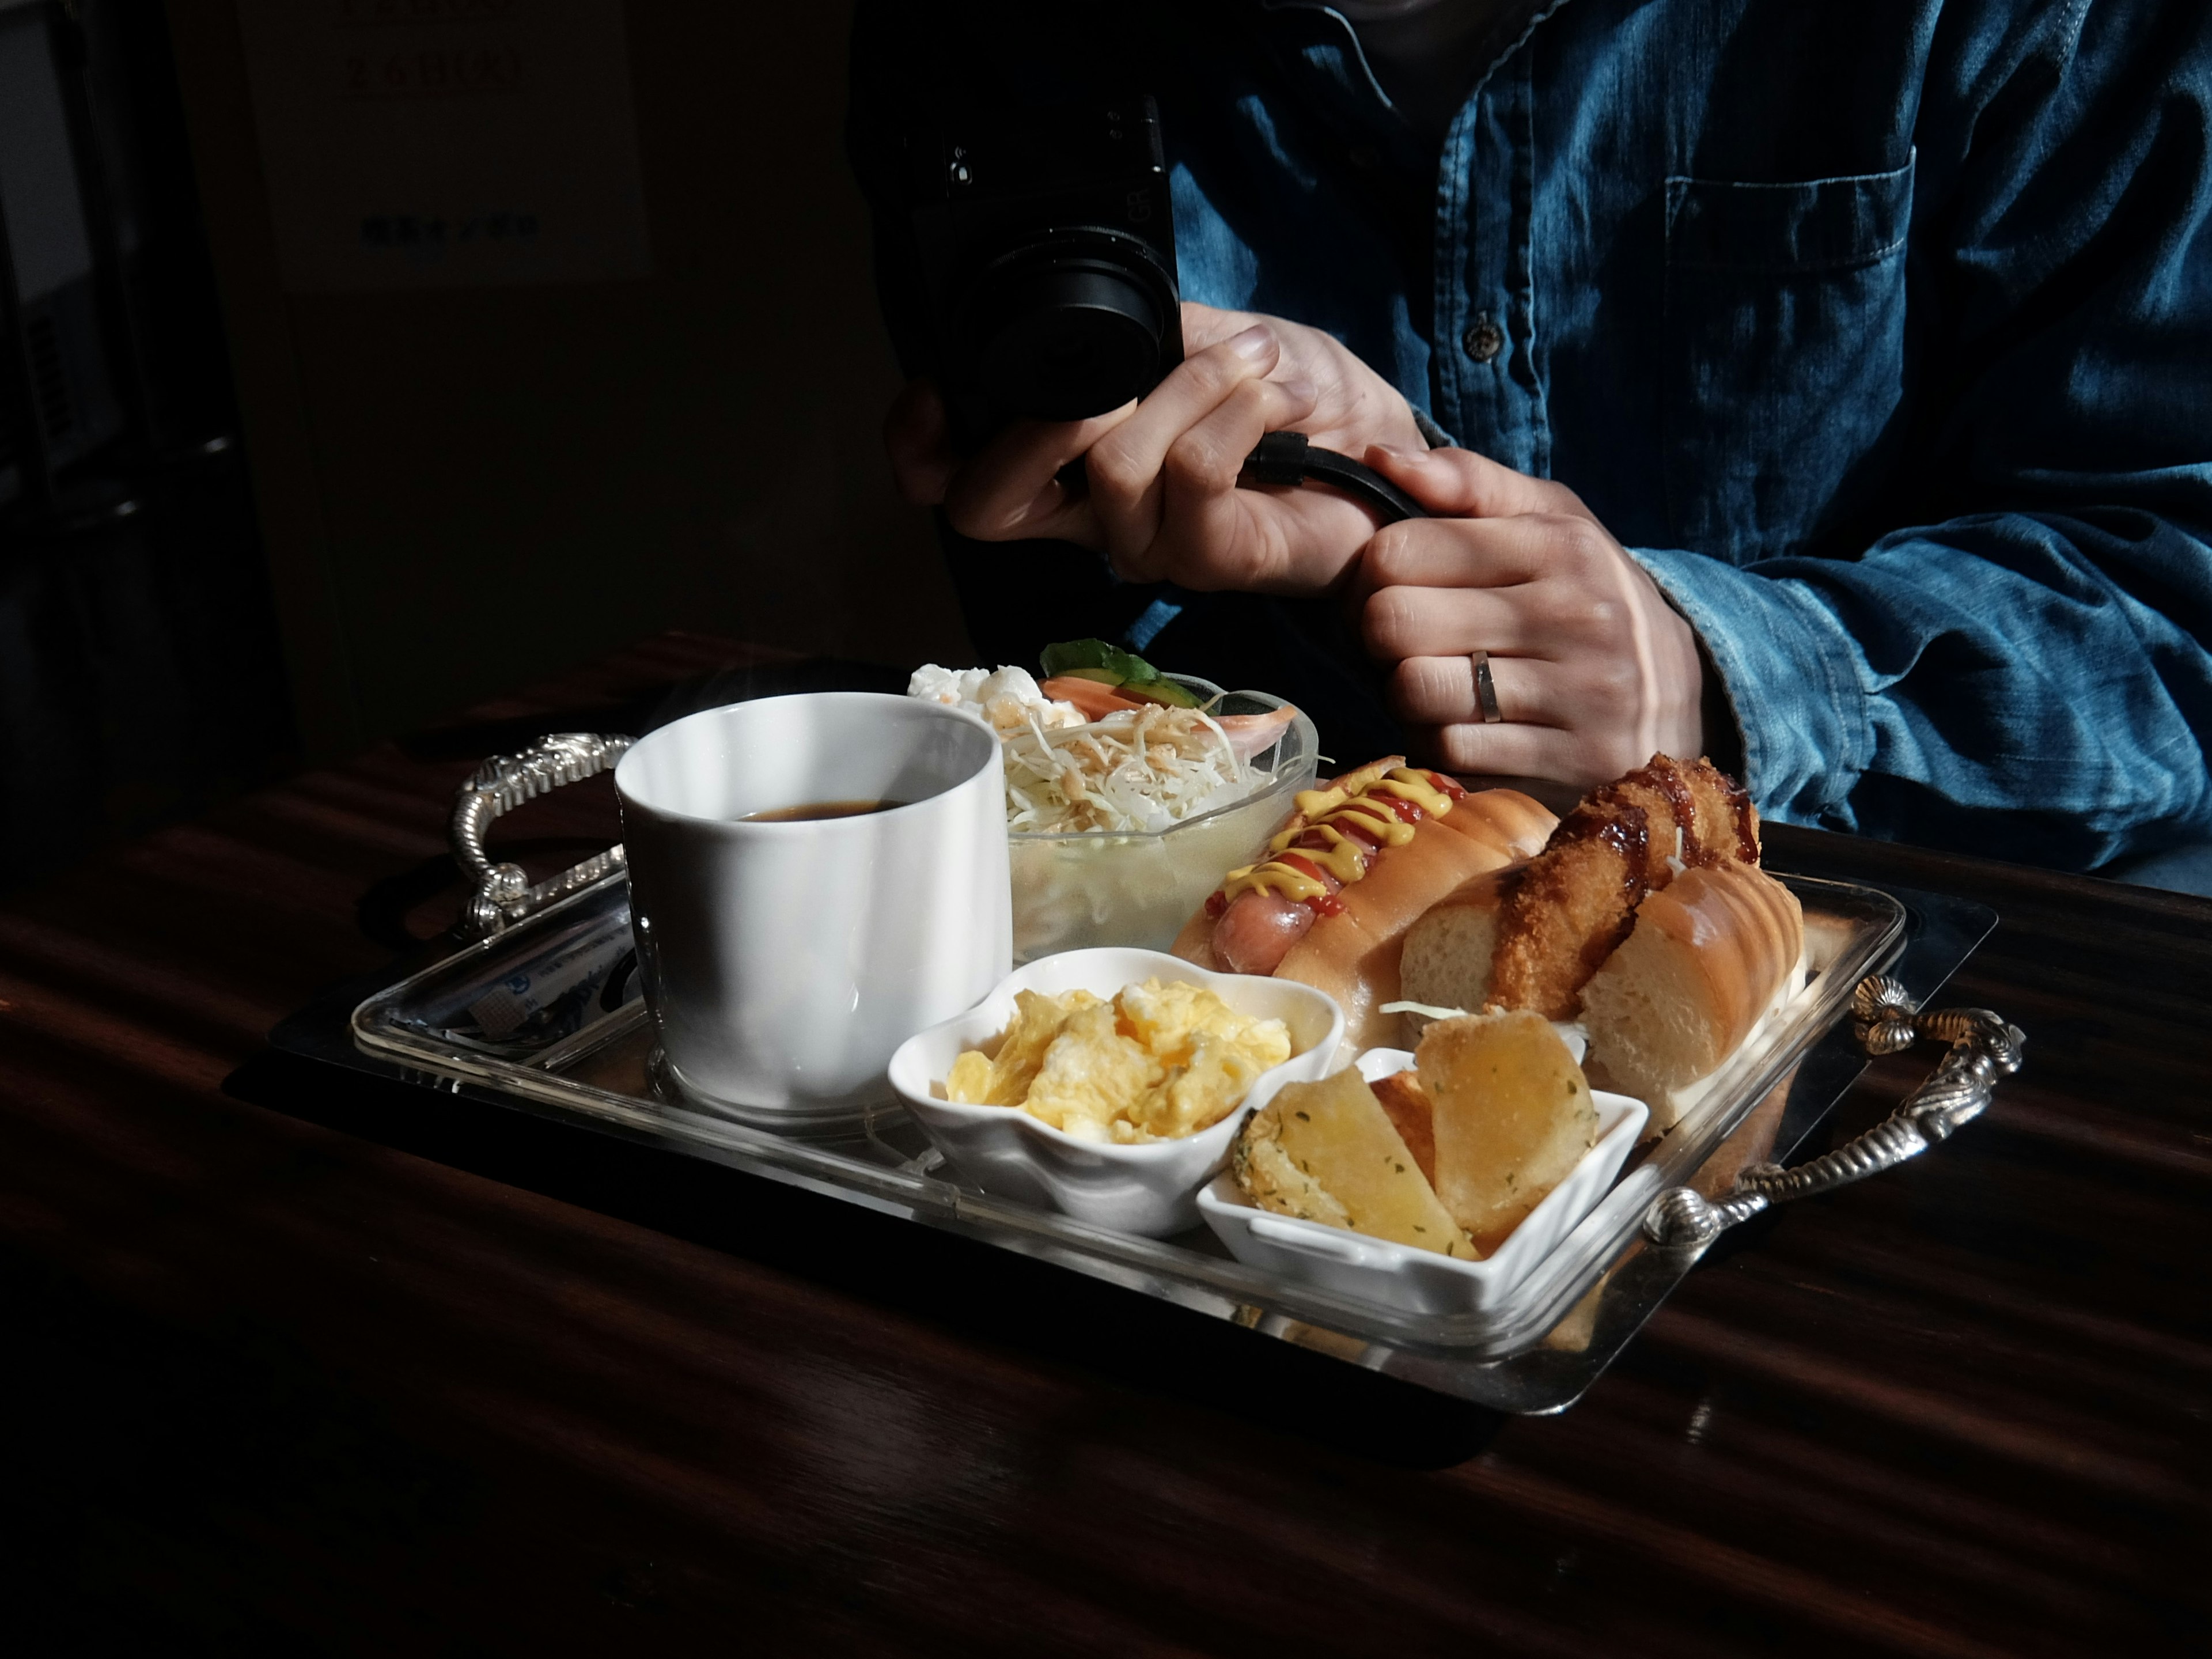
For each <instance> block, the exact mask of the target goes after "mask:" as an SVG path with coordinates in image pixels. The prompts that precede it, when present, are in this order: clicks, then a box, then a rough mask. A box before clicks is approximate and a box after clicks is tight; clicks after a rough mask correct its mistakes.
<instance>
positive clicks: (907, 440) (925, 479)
mask: <svg viewBox="0 0 2212 1659" xmlns="http://www.w3.org/2000/svg"><path fill="white" fill-rule="evenodd" d="M884 449H885V450H886V451H887V452H889V453H890V458H891V477H893V478H894V479H895V480H896V482H897V483H898V491H899V494H900V495H903V496H905V497H906V499H907V500H908V501H912V502H913V503H914V504H915V506H916V507H934V506H936V505H937V504H938V503H939V501H943V500H944V499H945V485H946V483H948V482H950V480H951V477H952V471H953V469H954V468H955V467H956V466H957V465H959V463H960V458H959V457H958V456H957V455H956V454H955V453H953V450H952V428H951V423H950V422H948V421H947V420H946V418H945V399H944V398H943V397H942V396H941V395H939V392H938V390H937V387H936V386H935V385H934V384H933V383H932V382H930V381H928V380H908V382H907V383H906V385H905V386H903V387H902V388H901V390H900V392H899V395H898V396H897V397H896V398H892V399H891V406H890V413H889V414H887V415H885V416H884Z"/></svg>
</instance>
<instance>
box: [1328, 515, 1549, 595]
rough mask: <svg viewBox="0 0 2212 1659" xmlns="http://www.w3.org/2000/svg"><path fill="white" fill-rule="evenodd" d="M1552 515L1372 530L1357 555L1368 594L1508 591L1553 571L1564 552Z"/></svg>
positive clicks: (1419, 522)
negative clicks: (1477, 589) (1463, 589)
mask: <svg viewBox="0 0 2212 1659" xmlns="http://www.w3.org/2000/svg"><path fill="white" fill-rule="evenodd" d="M1566 522H1568V521H1564V520H1558V519H1553V518H1550V517H1518V518H1510V519H1404V520H1400V521H1399V522H1398V523H1396V524H1390V525H1385V526H1383V528H1382V529H1380V530H1378V531H1376V532H1375V536H1374V539H1373V540H1371V541H1370V542H1369V543H1368V544H1367V547H1366V550H1365V551H1364V553H1362V554H1361V556H1360V569H1361V579H1362V580H1363V581H1364V582H1365V584H1366V585H1367V587H1368V589H1369V591H1370V592H1373V591H1375V590H1377V589H1381V588H1386V587H1511V586H1516V585H1517V584H1519V583H1522V582H1531V581H1534V580H1536V579H1537V578H1538V577H1540V576H1542V575H1544V574H1546V573H1547V572H1548V571H1550V570H1551V569H1553V568H1554V567H1555V566H1556V564H1557V563H1558V562H1559V558H1560V556H1561V555H1562V553H1563V552H1564V551H1565V538H1566V532H1565V523H1566Z"/></svg>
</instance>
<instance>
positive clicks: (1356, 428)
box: [884, 304, 1422, 593]
mask: <svg viewBox="0 0 2212 1659" xmlns="http://www.w3.org/2000/svg"><path fill="white" fill-rule="evenodd" d="M1182 337H1183V343H1184V350H1185V352H1186V354H1187V355H1186V356H1185V357H1184V359H1183V361H1182V362H1181V363H1179V364H1178V365H1177V366H1176V368H1173V369H1171V370H1170V371H1169V372H1168V374H1167V375H1166V377H1165V378H1164V380H1161V381H1160V383H1159V384H1158V386H1156V387H1155V388H1153V390H1152V392H1150V393H1149V394H1148V395H1146V396H1145V397H1143V398H1140V399H1139V400H1137V401H1135V402H1133V403H1128V404H1123V405H1122V406H1121V407H1120V408H1118V409H1115V410H1110V411H1109V412H1108V413H1106V414H1103V415H1097V416H1091V418H1089V419H1087V420H1078V421H1065V422H1060V421H1017V422H1013V423H1012V424H1010V425H1008V426H1006V427H1004V428H1001V429H1000V431H999V432H998V433H997V434H996V435H994V436H993V437H992V438H990V439H988V440H987V441H985V442H984V444H983V445H982V447H981V448H980V449H979V450H977V451H976V453H974V454H973V455H971V456H969V457H968V458H966V459H962V458H961V457H960V456H959V455H958V453H957V451H956V449H955V447H954V445H953V441H952V435H951V425H950V422H949V421H948V417H947V414H946V410H945V400H944V398H942V396H941V395H940V394H939V392H938V390H937V388H936V387H935V386H933V385H932V384H931V383H929V382H927V381H923V380H917V381H915V382H914V383H912V384H910V385H909V386H908V387H907V388H906V390H905V392H903V393H902V394H901V396H900V397H899V398H898V400H897V402H896V404H893V405H892V409H891V413H890V419H889V420H888V421H887V422H885V425H884V441H885V443H886V445H887V446H888V447H889V448H890V454H891V462H892V465H893V468H894V470H895V471H896V474H897V477H898V481H899V488H900V489H901V490H902V492H903V493H904V494H905V495H906V496H907V498H908V500H909V501H917V502H921V503H925V504H928V505H937V504H939V503H941V504H942V505H943V506H944V507H945V511H946V514H947V516H948V517H949V518H950V519H951V523H952V526H953V528H954V529H956V530H957V531H959V532H961V534H963V535H965V536H971V537H974V538H976V539H977V540H979V541H1018V540H1023V539H1025V538H1056V539H1060V540H1065V541H1071V542H1075V543H1078V544H1080V545H1082V546H1085V547H1089V548H1094V549H1096V550H1098V551H1100V552H1103V553H1104V554H1106V555H1107V556H1108V557H1109V558H1110V559H1111V560H1112V561H1113V562H1114V567H1115V569H1116V570H1117V571H1119V572H1120V573H1121V574H1122V575H1123V576H1125V577H1127V578H1128V579H1129V580H1133V581H1163V580H1164V581H1174V582H1177V583H1180V584H1181V585H1182V586H1185V587H1188V588H1192V589H1195V590H1200V591H1210V590H1213V589H1219V588H1240V589H1247V590H1251V591H1255V592H1274V593H1311V592H1320V591H1322V590H1323V589H1326V588H1328V587H1329V586H1332V585H1334V583H1335V582H1336V581H1338V580H1340V578H1341V577H1342V576H1343V574H1344V573H1345V571H1346V568H1347V567H1348V566H1349V565H1350V564H1351V563H1352V561H1353V560H1354V559H1355V558H1356V557H1357V556H1358V552H1359V550H1360V548H1361V546H1362V545H1363V544H1364V543H1365V542H1366V540H1367V538H1369V537H1370V536H1371V535H1372V534H1374V532H1375V528H1376V523H1377V518H1376V514H1375V513H1374V512H1373V511H1372V510H1371V509H1370V508H1368V507H1364V506H1361V505H1360V504H1358V503H1357V502H1355V501H1351V500H1349V499H1347V498H1346V497H1345V496H1342V495H1337V494H1335V493H1334V492H1333V491H1328V490H1319V489H1249V488H1247V489H1238V488H1237V473H1238V471H1239V469H1240V468H1241V467H1242V466H1243V463H1244V458H1245V457H1246V456H1247V455H1249V453H1251V451H1252V447H1253V446H1254V445H1255V444H1256V443H1257V442H1258V441H1260V438H1261V435H1263V434H1265V433H1267V432H1271V431H1279V430H1284V429H1293V430H1296V431H1299V432H1303V433H1304V434H1306V435H1308V436H1309V437H1310V438H1311V439H1312V441H1314V442H1315V443H1316V444H1317V445H1320V446H1322V447H1326V448H1329V449H1334V450H1340V451H1344V452H1347V453H1351V454H1354V455H1358V454H1360V453H1364V451H1365V450H1366V449H1367V448H1368V447H1369V446H1370V445H1373V444H1385V445H1389V446H1393V447H1401V448H1419V447H1421V446H1422V439H1421V436H1420V433H1419V428H1417V427H1416V426H1415V425H1414V422H1413V410H1411V409H1410V408H1408V407H1407V404H1406V400H1405V399H1404V398H1401V396H1400V395H1399V394H1398V392H1397V390H1396V389H1395V387H1393V386H1390V385H1389V383H1388V382H1386V381H1385V380H1383V378H1382V377H1381V376H1380V375H1378V374H1376V373H1375V372H1374V371H1373V370H1372V369H1370V368H1368V367H1367V365H1366V364H1364V363H1363V362H1360V361H1359V359H1358V358H1357V357H1355V356H1353V355H1352V353H1351V352H1349V351H1347V350H1346V349H1345V348H1344V347H1343V345H1342V344H1340V343H1339V342H1338V341H1337V340H1336V339H1335V338H1334V337H1333V336H1331V335H1328V334H1326V333H1323V332H1322V331H1321V330H1319V329H1314V328H1307V327H1305V326H1304V325H1300V324H1297V323H1291V322H1286V321H1284V320H1283V319H1279V318H1273V317H1267V318H1263V317H1260V316H1256V315H1255V314H1254V313H1249V312H1237V311H1218V310H1215V309H1213V308H1212V307H1208V306H1200V305H1193V304H1185V305H1184V306H1183V307H1182ZM1077 460H1080V461H1082V462H1083V463H1084V471H1085V475H1086V477H1087V479H1088V485H1089V488H1088V489H1087V490H1085V489H1081V488H1078V489H1073V490H1071V489H1068V488H1067V487H1066V484H1064V483H1062V482H1061V477H1062V474H1063V471H1064V469H1066V467H1067V465H1068V464H1069V463H1070V462H1072V461H1077Z"/></svg>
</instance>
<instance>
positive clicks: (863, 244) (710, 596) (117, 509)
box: [0, 0, 969, 887]
mask: <svg viewBox="0 0 2212 1659" xmlns="http://www.w3.org/2000/svg"><path fill="white" fill-rule="evenodd" d="M283 3H284V0H234V3H231V0H221V3H181V0H180V3H177V4H174V5H169V6H163V5H161V4H159V3H155V0H76V3H74V4H66V5H65V4H63V3H58V0H13V3H0V252H4V253H5V256H6V257H5V258H0V887H4V886H8V885H11V884H19V883H21V882H22V881H25V880H27V879H29V878H33V877H34V876H37V875H39V874H40V873H42V872H49V871H51V870H53V869H55V868H57V867H58V866H61V865H63V864H65V863H67V862H69V861H70V860H72V859H74V858H75V857H76V856H78V855H80V854H82V853H83V852H85V851H87V850H88V849H90V848H93V847H95V846H98V845H100V844H101V843H102V842H107V841H112V840H114V839H117V838H118V837H121V836H128V835H131V834H134V833H137V832H141V831H143V830H145V829H149V828H152V827H153V826H155V825H156V824H158V823H163V822H167V821H169V820H172V819H174V818H177V817H183V816H185V815H188V814H191V813H192V812H195V811H199V810H202V809H204V807H205V806H206V805H210V803H212V802H214V801H216V800H218V799H223V798H225V797H227V796H229V795H233V794H235V793H238V792H239V791H240V790H242V789H245V788H248V787H252V786H253V785H255V784H258V783H260V782H262V781H267V780H269V779H271V778H273V777H276V776H278V775H283V774H284V773H286V772H287V771H289V770H290V769H293V768H295V767H296V766H297V765H299V764H301V763H315V762H322V761H328V760H331V759H336V758H338V757H343V756H346V755H349V754H354V753H357V752H359V751H360V750H362V748H364V747H365V746H366V745H368V744H370V743H372V742H374V741H375V740H376V739H378V738H383V737H386V736H389V735H391V734H392V733H394V732H399V731H402V730H406V729H410V728H411V727H414V726H419V725H420V724H422V722H423V721H424V720H428V719H431V718H433V717H435V716H436V715H438V714H441V713H443V712H444V711H447V710H449V709H451V708H456V707H459V706H461V705H463V704H465V703H468V702H473V701H475V700H477V699H478V698H480V697H482V696H486V695H488V694H489V693H491V692H493V691H495V690H499V689H501V688H502V687H505V686H507V685H511V684H515V683H517V682H519V681H520V680H523V679H526V678H532V677H535V676H537V675H538V674H541V673H544V672H545V671H549V670H551V669H556V668H558V667H561V666H562V665H567V664H569V663H573V662H576V661H579V660H581V659H586V658H589V657H591V656H593V655H595V654H596V653H599V652H602V651H605V650H606V649H608V648H610V647H613V646H615V645H617V644H619V643H622V642H623V641H627V640H629V639H633V638H636V637H640V636H641V635H647V634H652V633H656V632H658V631H659V630H661V629H667V628H671V627H674V628H686V629H698V630H705V631H712V632H718V633H721V634H725V635H735V636H738V637H744V638H751V639H758V640H763V641H773V642H775V643H778V644H782V645H786V646H789V647H793V648H797V649H800V650H806V651H816V652H823V653H829V654H832V655H836V656H839V657H842V658H846V659H855V660H860V661H865V662H872V663H878V664H889V665H905V666H910V665H912V664H914V663H915V662H916V661H919V660H923V659H939V660H960V661H965V660H968V659H969V647H968V644H967V641H966V638H965V635H964V634H963V630H962V628H961V624H960V622H959V618H958V613H957V607H956V605H955V604H954V602H953V599H952V596H951V588H950V586H949V584H948V583H947V581H946V580H945V575H944V572H943V567H942V562H941V560H940V558H939V555H938V553H937V550H936V548H935V544H934V541H933V537H932V534H931V532H930V528H929V526H928V523H927V518H926V516H925V515H923V514H921V513H917V512H915V511H914V510H913V509H911V508H908V507H906V506H905V505H904V503H902V502H901V501H898V500H897V499H896V495H894V493H893V491H892V489H891V486H890V479H889V475H888V470H887V468H886V467H885V466H884V463H883V460H882V456H881V451H880V447H879V442H878V432H877V429H878V422H879V421H880V419H881V416H882V411H883V410H884V407H885V406H886V405H887V404H888V402H889V398H890V392H891V390H892V389H893V387H894V386H895V384H896V371H895V368H894V367H893V365H892V363H891V360H890V351H889V349H888V346H887V345H886V344H885V343H884V337H883V332H882V330H881V327H880V325H879V324H878V320H877V315H876V308H875V302H874V297H873V294H872V288H871V285H870V278H869V261H868V247H867V237H866V224H865V218H864V214H863V210H862V208H861V205H860V199H859V195H858V192H857V191H856V189H855V188H854V185H853V184H852V181H851V179H850V178H849V176H848V173H847V171H846V167H845V163H844V159H843V153H842V144H841V143H840V137H839V134H840V130H841V127H842V121H843V115H844V101H845V93H844V53H845V41H846V33H847V29H848V8H847V6H845V5H844V4H842V3H833V4H830V5H826V6H820V7H798V8H752V7H704V6H694V7H686V8H680V9H678V8H665V7H664V8H641V7H629V8H622V7H618V6H617V8H616V9H617V10H619V11H620V13H621V15H622V18H623V32H624V35H625V38H626V41H627V53H628V62H627V66H626V68H625V67H624V66H622V65H613V66H611V67H609V68H608V69H607V70H605V74H606V75H607V76H611V77H612V79H613V81H614V82H616V83H617V85H619V84H620V83H622V82H625V81H626V82H627V90H628V97H629V105H630V107H631V110H632V112H633V116H634V119H635V127H636V138H637V147H638V152H639V156H640V167H639V172H638V178H639V181H640V182H639V188H640V189H641V192H642V196H643V210H644V214H645V218H646V222H647V234H648V238H649V242H650V247H651V260H652V264H651V270H650V274H648V275H647V276H642V277H640V278H636V279H633V280H627V281H619V282H588V283H540V284H537V285H532V286H515V287H507V288H493V289H486V288H473V289H470V288H452V289H428V290H422V291H413V292H397V293H344V294H337V293H319V292H291V291H288V289H287V288H286V285H285V278H284V275H283V269H282V267H281V265H280V262H279V259H278V257H277V247H278V243H279V240H280V238H281V236H282V234H283V232H284V229H285V227H284V226H283V224H282V223H280V222H278V219H277V217H276V213H277V210H276V207H275V205H274V204H275V202H276V199H277V196H278V193H277V192H275V191H272V190H271V189H270V184H269V179H268V177H267V175H266V173H265V172H264V146H265V145H266V144H268V143H311V142H313V139H314V138H315V137H316V134H315V132H314V131H313V124H312V121H311V122H309V123H308V124H307V126H306V127H304V128H301V127H296V126H295V127H293V128H286V129H283V130H277V129H275V128H271V127H270V125H269V120H270V118H269V117H268V115H267V112H266V108H265V106H266V104H267V100H266V98H265V97H264V98H263V100H262V101H261V102H260V103H257V94H266V93H267V91H268V90H269V89H268V88H267V87H265V86H262V87H257V85H256V82H255V79H254V75H255V70H254V68H253V64H254V61H255V60H253V59H252V57H251V54H249V52H247V50H246V29H247V26H248V25H250V24H251V23H252V21H253V20H254V19H255V18H256V17H257V16H264V17H265V16H266V15H269V8H270V7H271V6H277V5H281V4H283ZM607 3H612V0H607ZM600 6H601V0H527V4H526V6H525V9H526V10H529V9H538V10H541V11H550V12H551V13H554V14H560V13H564V12H567V13H577V14H581V13H587V12H593V11H594V10H595V9H599V7H600ZM372 9H374V8H372ZM401 9H402V10H403V11H404V10H406V9H407V8H401ZM467 9H468V8H461V10H463V11H466V10H467ZM503 9H504V8H495V9H494V10H503ZM326 10H327V8H323V7H320V6H316V7H311V8H310V11H311V12H313V15H318V16H320V15H324V13H325V11H326ZM415 10H416V11H420V10H421V9H420V8H416V9H415ZM434 10H435V8H434ZM447 10H452V8H447ZM599 15H605V13H604V10H600V11H599ZM395 38H397V37H395ZM260 72H261V73H262V74H263V75H264V77H265V76H267V74H268V73H269V71H268V70H266V69H265V67H264V69H263V70H261V71H260ZM333 95H335V94H333ZM495 118H496V111H495ZM19 279H20V280H19Z"/></svg>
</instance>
